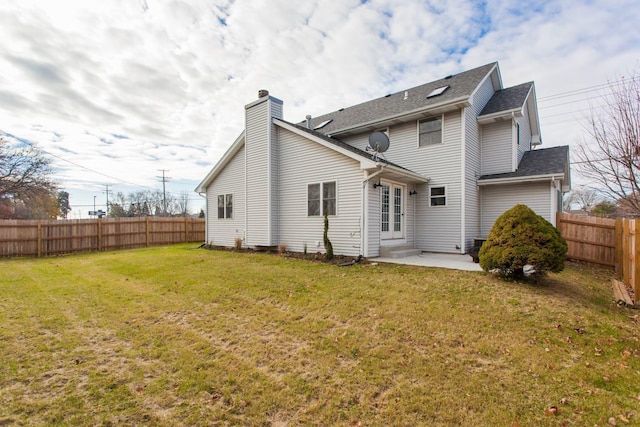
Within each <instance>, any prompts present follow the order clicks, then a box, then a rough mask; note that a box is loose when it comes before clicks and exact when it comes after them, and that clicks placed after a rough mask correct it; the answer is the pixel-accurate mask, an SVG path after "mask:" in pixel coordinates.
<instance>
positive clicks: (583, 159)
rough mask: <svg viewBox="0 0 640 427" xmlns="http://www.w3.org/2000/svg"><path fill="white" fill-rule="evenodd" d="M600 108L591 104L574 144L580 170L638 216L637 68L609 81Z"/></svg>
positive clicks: (639, 92) (639, 139)
mask: <svg viewBox="0 0 640 427" xmlns="http://www.w3.org/2000/svg"><path fill="white" fill-rule="evenodd" d="M603 99H604V105H603V106H602V108H601V109H597V110H596V109H595V108H592V111H591V115H590V117H589V118H588V120H587V124H586V126H585V128H586V131H587V136H586V137H585V138H584V141H583V144H582V145H580V146H578V147H577V150H576V156H577V159H578V162H576V164H577V166H578V169H579V171H580V172H581V174H582V175H583V176H584V177H585V178H587V179H590V180H591V181H593V182H595V183H597V184H598V185H599V186H600V187H602V189H603V192H604V193H605V194H606V195H607V196H609V197H610V198H611V199H613V200H624V201H625V203H626V205H627V206H628V208H629V210H630V212H631V213H632V214H633V215H635V216H640V69H636V71H634V72H633V73H632V75H631V76H629V77H620V78H618V79H617V80H616V81H614V82H610V83H609V92H607V93H606V94H605V95H604V96H603Z"/></svg>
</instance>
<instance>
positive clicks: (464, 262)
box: [369, 252, 482, 271]
mask: <svg viewBox="0 0 640 427" xmlns="http://www.w3.org/2000/svg"><path fill="white" fill-rule="evenodd" d="M369 261H370V262H388V263H393V264H406V265H418V266H422V267H440V268H448V269H451V270H465V271H482V268H481V267H480V264H476V263H474V262H473V260H472V259H471V256H470V255H459V254H442V253H434V252H422V253H420V254H418V255H411V256H406V257H401V258H386V257H378V258H371V259H369Z"/></svg>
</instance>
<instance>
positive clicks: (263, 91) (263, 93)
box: [258, 89, 269, 98]
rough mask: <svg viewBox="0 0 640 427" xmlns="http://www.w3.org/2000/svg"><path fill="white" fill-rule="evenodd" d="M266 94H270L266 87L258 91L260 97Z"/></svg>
mask: <svg viewBox="0 0 640 427" xmlns="http://www.w3.org/2000/svg"><path fill="white" fill-rule="evenodd" d="M265 96H269V91H268V90H266V89H260V90H259V91H258V98H264V97H265Z"/></svg>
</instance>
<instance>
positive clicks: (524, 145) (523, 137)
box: [516, 103, 531, 164]
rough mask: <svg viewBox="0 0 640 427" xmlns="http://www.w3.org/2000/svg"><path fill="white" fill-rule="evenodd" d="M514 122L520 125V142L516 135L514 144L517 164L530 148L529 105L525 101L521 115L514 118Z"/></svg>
mask: <svg viewBox="0 0 640 427" xmlns="http://www.w3.org/2000/svg"><path fill="white" fill-rule="evenodd" d="M516 123H518V124H519V125H520V144H518V139H517V135H516V145H517V152H518V164H520V160H522V156H523V155H524V153H525V152H526V151H529V149H530V148H531V125H530V124H529V107H528V106H527V104H526V103H525V106H524V110H523V115H522V117H518V118H517V119H516Z"/></svg>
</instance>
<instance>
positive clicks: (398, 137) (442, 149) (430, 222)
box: [385, 111, 462, 252]
mask: <svg viewBox="0 0 640 427" xmlns="http://www.w3.org/2000/svg"><path fill="white" fill-rule="evenodd" d="M389 137H390V140H391V141H392V142H391V144H392V146H391V148H389V151H388V152H387V153H385V154H386V158H387V159H388V160H389V161H391V162H394V163H397V164H400V165H403V166H404V167H406V168H408V169H410V170H412V171H414V172H417V173H419V174H421V175H423V176H425V177H429V178H430V182H429V185H432V186H438V187H439V186H445V187H446V189H447V190H446V191H447V205H446V206H438V207H432V206H430V205H429V197H428V195H429V191H428V187H427V186H424V187H423V190H422V191H419V194H418V197H416V198H415V203H416V207H415V213H416V221H415V223H416V230H415V239H416V240H415V245H414V246H415V247H416V248H417V249H421V250H424V251H431V252H456V251H457V250H456V245H459V244H460V241H461V228H460V224H461V221H462V217H461V182H462V175H461V174H462V170H461V168H462V163H461V150H462V143H461V138H462V123H461V113H460V111H454V112H451V113H447V114H445V115H444V119H443V142H442V144H436V145H431V146H426V147H418V123H417V122H413V123H408V124H404V125H399V126H396V127H393V128H391V129H390V135H389Z"/></svg>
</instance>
